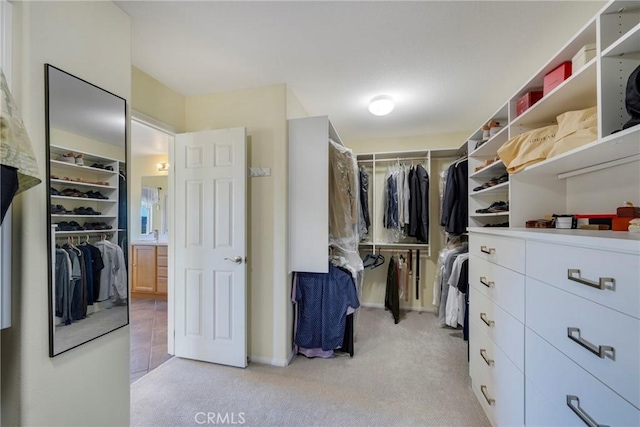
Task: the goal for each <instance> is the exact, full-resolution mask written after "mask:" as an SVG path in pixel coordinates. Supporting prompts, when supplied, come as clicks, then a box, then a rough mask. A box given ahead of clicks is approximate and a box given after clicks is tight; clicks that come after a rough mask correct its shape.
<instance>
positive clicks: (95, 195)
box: [86, 191, 109, 200]
mask: <svg viewBox="0 0 640 427" xmlns="http://www.w3.org/2000/svg"><path fill="white" fill-rule="evenodd" d="M86 197H88V198H90V199H100V200H109V198H108V197H107V196H103V195H102V193H100V192H99V191H87V193H86Z"/></svg>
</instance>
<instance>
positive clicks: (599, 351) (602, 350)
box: [567, 328, 616, 360]
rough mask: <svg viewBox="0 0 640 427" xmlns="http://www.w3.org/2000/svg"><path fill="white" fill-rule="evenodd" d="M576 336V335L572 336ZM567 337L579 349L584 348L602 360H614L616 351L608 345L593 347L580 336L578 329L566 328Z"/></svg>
mask: <svg viewBox="0 0 640 427" xmlns="http://www.w3.org/2000/svg"><path fill="white" fill-rule="evenodd" d="M574 334H576V335H577V336H576V335H574ZM567 337H569V339H570V340H571V341H574V342H576V343H578V344H579V345H580V346H581V347H584V348H586V349H587V350H589V351H590V352H591V353H593V354H595V355H596V356H598V357H600V358H601V359H604V358H605V356H606V357H608V358H609V359H611V360H616V349H615V348H613V347H611V346H609V345H598V346H597V345H594V344H591V343H590V342H589V341H587V340H585V339H584V338H582V337H581V336H580V328H567Z"/></svg>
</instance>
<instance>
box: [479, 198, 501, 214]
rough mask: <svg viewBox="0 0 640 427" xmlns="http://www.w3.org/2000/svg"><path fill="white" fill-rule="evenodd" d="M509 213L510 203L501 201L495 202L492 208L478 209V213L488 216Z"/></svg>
mask: <svg viewBox="0 0 640 427" xmlns="http://www.w3.org/2000/svg"><path fill="white" fill-rule="evenodd" d="M508 211H509V202H504V201H499V202H493V203H492V204H491V206H489V207H488V208H484V209H476V213H481V214H486V213H497V212H508Z"/></svg>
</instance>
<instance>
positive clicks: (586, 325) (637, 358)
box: [527, 278, 640, 407]
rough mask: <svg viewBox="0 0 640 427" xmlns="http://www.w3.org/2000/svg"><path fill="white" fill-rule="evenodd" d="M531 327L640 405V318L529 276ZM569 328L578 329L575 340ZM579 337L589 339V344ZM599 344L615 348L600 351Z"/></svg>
mask: <svg viewBox="0 0 640 427" xmlns="http://www.w3.org/2000/svg"><path fill="white" fill-rule="evenodd" d="M527 327H529V328H531V329H533V330H534V331H535V332H536V333H538V335H540V336H541V337H542V338H544V339H545V340H547V341H548V342H549V343H551V344H552V345H553V346H554V347H556V348H557V349H559V350H560V351H561V352H562V353H564V354H565V355H567V356H568V357H569V358H570V359H572V360H573V361H575V362H576V363H577V364H578V365H580V366H582V367H583V368H584V369H586V370H587V371H589V372H590V373H591V374H593V375H594V376H595V377H597V378H598V379H600V381H602V382H604V383H605V384H607V385H608V386H609V387H611V388H612V389H613V390H615V391H616V392H618V393H620V394H621V395H622V396H623V397H625V398H626V399H627V400H629V401H630V402H631V403H633V404H634V405H635V406H636V407H640V336H639V332H638V331H640V321H639V320H638V319H635V318H633V317H631V316H627V315H626V314H622V313H620V312H617V311H614V310H611V309H610V308H607V307H604V306H601V305H599V304H596V303H594V302H591V301H589V300H586V299H584V298H581V297H578V296H576V295H573V294H570V293H568V292H565V291H562V290H560V289H558V288H555V287H553V286H549V285H547V284H544V283H542V282H539V281H537V280H535V279H531V278H527ZM568 328H578V329H579V330H572V331H571V336H572V337H573V338H574V339H570V338H569V336H568V334H569V330H568ZM575 340H578V341H580V342H582V343H584V342H585V341H586V342H588V343H587V344H585V345H587V346H588V347H591V348H592V350H591V351H590V350H589V349H587V348H585V347H584V346H583V345H580V344H579V343H578V342H576V341H575ZM599 346H610V347H612V348H613V350H608V351H604V350H605V349H604V348H602V350H603V352H602V355H603V356H604V357H600V354H598V355H596V354H594V353H593V351H598V352H599V351H600V349H599V348H598V347H599Z"/></svg>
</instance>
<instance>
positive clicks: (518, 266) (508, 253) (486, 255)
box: [469, 233, 525, 273]
mask: <svg viewBox="0 0 640 427" xmlns="http://www.w3.org/2000/svg"><path fill="white" fill-rule="evenodd" d="M524 248H525V243H524V240H521V239H510V238H507V237H499V236H488V235H485V234H473V233H472V234H471V235H470V237H469V253H470V254H472V255H475V256H477V257H479V258H482V259H484V260H487V261H491V262H493V263H495V264H498V265H501V266H503V267H506V268H508V269H510V270H514V271H517V272H519V273H524V266H525V261H524Z"/></svg>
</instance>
